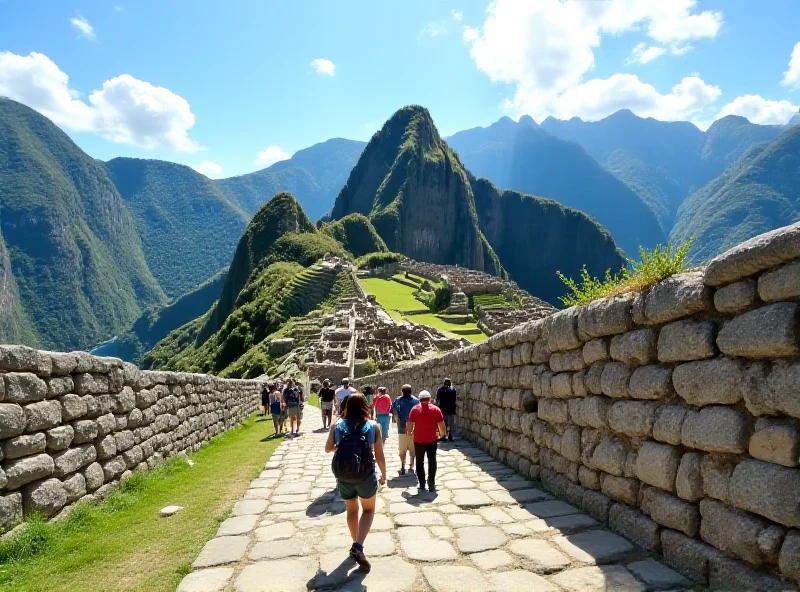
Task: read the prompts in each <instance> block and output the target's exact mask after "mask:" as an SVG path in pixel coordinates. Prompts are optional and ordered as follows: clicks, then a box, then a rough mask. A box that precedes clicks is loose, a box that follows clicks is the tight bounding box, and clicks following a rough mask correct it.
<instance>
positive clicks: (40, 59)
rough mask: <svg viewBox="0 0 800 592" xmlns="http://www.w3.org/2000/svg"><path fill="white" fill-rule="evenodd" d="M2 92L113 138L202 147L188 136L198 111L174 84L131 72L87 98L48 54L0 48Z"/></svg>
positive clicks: (66, 124)
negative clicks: (155, 81) (163, 84)
mask: <svg viewBox="0 0 800 592" xmlns="http://www.w3.org/2000/svg"><path fill="white" fill-rule="evenodd" d="M0 95H4V96H7V97H9V98H11V99H14V100H15V101H19V102H20V103H24V104H26V105H28V106H29V107H32V108H33V109H36V110H37V111H39V112H40V113H42V114H43V115H44V116H46V117H48V118H50V119H51V120H52V121H53V122H54V123H55V124H56V125H59V126H61V127H63V128H66V129H69V130H75V131H82V132H92V133H96V134H98V135H100V136H102V137H104V138H106V139H108V140H111V141H112V142H118V143H123V144H133V145H136V146H140V147H142V148H167V149H172V150H178V151H182V152H194V151H197V150H202V146H200V145H199V144H197V143H196V142H194V141H193V140H192V139H191V138H190V137H189V130H190V129H191V128H192V126H193V125H194V123H195V116H194V114H193V113H192V111H191V108H190V107H189V103H188V102H187V101H186V99H184V98H183V97H181V96H179V95H176V94H175V93H173V92H172V91H170V90H169V89H166V88H163V87H160V86H153V85H152V84H150V83H149V82H145V81H143V80H138V79H136V78H134V77H133V76H131V75H129V74H122V75H121V76H117V77H115V78H112V79H111V80H107V81H106V82H104V83H103V86H102V88H101V89H99V90H95V91H93V92H92V93H91V94H90V95H89V100H88V103H87V102H85V101H83V100H82V99H81V98H80V93H78V92H77V91H76V90H74V89H71V88H70V87H69V76H67V74H66V73H65V72H63V71H61V69H59V67H58V66H57V65H56V64H55V63H54V62H53V61H52V60H51V59H50V58H48V57H47V56H46V55H44V54H41V53H35V52H34V53H31V54H29V55H27V56H21V55H17V54H14V53H11V52H2V53H0Z"/></svg>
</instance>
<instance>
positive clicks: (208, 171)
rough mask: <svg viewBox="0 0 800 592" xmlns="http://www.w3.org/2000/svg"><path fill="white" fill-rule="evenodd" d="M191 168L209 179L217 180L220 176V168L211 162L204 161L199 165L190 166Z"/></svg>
mask: <svg viewBox="0 0 800 592" xmlns="http://www.w3.org/2000/svg"><path fill="white" fill-rule="evenodd" d="M191 167H192V168H193V169H194V170H196V171H197V172H198V173H200V174H202V175H205V176H206V177H208V178H209V179H218V178H219V177H220V175H221V174H222V167H221V166H220V165H218V164H217V163H216V162H214V161H213V160H204V161H203V162H201V163H200V164H193V165H191Z"/></svg>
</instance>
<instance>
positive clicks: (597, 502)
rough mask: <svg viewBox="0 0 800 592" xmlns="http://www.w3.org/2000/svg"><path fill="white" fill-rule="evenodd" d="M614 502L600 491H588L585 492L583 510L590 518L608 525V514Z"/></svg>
mask: <svg viewBox="0 0 800 592" xmlns="http://www.w3.org/2000/svg"><path fill="white" fill-rule="evenodd" d="M613 504H614V502H613V501H612V500H611V498H610V497H608V496H607V495H605V494H602V493H600V492H599V491H590V490H586V491H584V492H583V503H582V504H581V505H582V506H583V509H584V510H585V511H586V513H587V514H589V516H591V517H592V518H594V519H595V520H598V521H600V522H602V523H604V524H606V523H608V514H609V511H610V510H611V506H612V505H613Z"/></svg>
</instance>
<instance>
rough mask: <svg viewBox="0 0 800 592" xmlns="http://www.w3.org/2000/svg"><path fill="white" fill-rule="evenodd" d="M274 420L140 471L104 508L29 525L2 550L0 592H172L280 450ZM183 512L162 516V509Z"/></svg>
mask: <svg viewBox="0 0 800 592" xmlns="http://www.w3.org/2000/svg"><path fill="white" fill-rule="evenodd" d="M271 435H272V420H271V419H270V418H269V417H267V418H261V417H256V416H254V417H251V418H250V419H248V420H247V421H246V422H245V423H244V425H242V426H240V427H238V428H235V429H233V430H231V431H229V432H227V433H225V434H222V435H220V436H219V437H217V438H215V439H214V440H213V441H212V442H211V443H210V444H208V445H207V446H205V447H204V448H202V449H201V450H199V451H198V452H197V453H195V454H192V455H190V457H189V458H191V459H192V460H193V461H194V466H189V464H188V463H187V462H186V461H185V460H183V459H182V458H173V459H170V460H169V461H167V462H165V463H162V465H160V466H159V467H157V468H156V469H154V470H153V471H150V472H147V473H138V474H136V475H134V476H133V477H132V478H131V479H129V480H128V481H126V482H125V483H124V484H123V485H122V487H120V489H118V490H117V491H116V492H114V493H113V494H112V495H111V496H109V497H108V498H107V499H106V500H105V501H103V502H101V503H94V504H81V505H79V506H77V507H76V509H75V510H74V511H73V512H72V514H71V515H70V516H69V517H68V518H67V519H65V520H63V521H61V522H58V523H47V522H44V521H41V520H38V521H36V520H35V521H33V522H32V523H31V525H29V526H28V528H26V529H25V530H24V531H23V534H22V535H20V536H19V537H17V539H12V540H11V541H3V542H0V589H2V590H3V591H4V592H23V591H24V592H39V591H41V592H44V591H48V592H50V591H67V592H86V591H87V590H93V591H94V590H97V591H103V592H112V591H121V590H126V591H141V592H159V591H164V592H167V591H169V592H174V591H175V588H176V587H177V585H178V583H179V582H180V581H181V579H182V578H183V576H184V575H186V574H187V573H189V571H190V564H191V563H192V561H194V560H195V558H196V557H197V555H198V553H199V552H200V550H201V549H202V548H203V545H204V544H205V543H206V542H207V541H208V540H209V539H211V538H212V537H213V536H214V534H215V533H216V531H217V528H218V526H219V524H220V522H222V520H224V519H225V518H226V516H227V514H228V513H229V512H230V508H231V507H232V506H233V504H234V503H235V502H236V501H237V500H238V499H239V498H240V497H241V496H242V494H243V493H244V490H245V489H246V488H247V486H248V484H249V483H250V481H251V480H252V479H254V478H255V477H256V476H257V475H258V474H259V472H260V471H261V470H262V469H263V467H264V463H265V462H266V461H267V460H268V459H269V457H270V455H271V454H272V452H273V451H274V450H275V448H277V446H278V445H279V444H280V442H281V438H270V436H271ZM173 504H174V505H179V506H184V509H183V510H182V511H180V512H178V513H177V514H175V515H174V516H171V517H169V518H161V517H160V515H159V510H160V509H161V508H163V507H164V506H168V505H173Z"/></svg>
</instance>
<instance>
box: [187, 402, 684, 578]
mask: <svg viewBox="0 0 800 592" xmlns="http://www.w3.org/2000/svg"><path fill="white" fill-rule="evenodd" d="M321 425H322V424H321V420H320V417H319V412H318V410H317V409H314V408H309V409H307V411H306V420H305V421H304V424H303V430H304V433H303V434H302V435H301V436H300V437H298V438H294V439H289V440H286V441H285V442H283V443H282V444H281V446H280V447H279V448H278V450H277V451H276V452H275V453H274V454H273V455H272V458H271V459H270V461H269V462H268V463H267V464H266V466H265V467H264V471H263V472H262V473H261V475H260V476H259V478H258V479H256V480H255V481H253V482H252V483H251V484H250V489H248V490H247V492H246V493H245V495H244V498H243V499H242V500H241V501H239V502H238V503H237V504H236V505H235V506H234V508H233V512H232V514H231V517H230V518H228V519H227V520H226V521H225V522H223V523H222V525H221V526H220V528H219V531H218V532H217V535H216V538H214V539H212V540H211V541H209V542H208V544H207V545H206V546H205V547H204V549H203V550H202V552H201V553H200V556H199V557H198V558H197V560H196V561H195V562H194V564H193V568H194V571H193V572H192V573H191V574H189V575H188V576H186V577H185V578H184V580H183V581H182V582H181V584H180V586H179V588H178V591H179V592H216V591H222V590H225V591H228V590H235V591H237V592H295V591H297V592H303V591H305V590H341V591H347V592H350V591H358V592H362V591H364V590H367V591H369V592H373V591H374V592H378V591H380V592H400V591H406V590H409V591H420V592H421V591H436V592H450V591H452V592H456V591H458V592H462V591H475V592H482V591H497V592H501V591H502V592H513V591H517V590H520V591H524V592H545V591H551V590H552V591H557V590H567V591H575V592H587V591H593V590H598V591H600V590H602V591H604V592H606V591H609V592H610V591H626V592H627V591H645V590H681V589H686V588H688V587H689V586H690V583H689V582H688V581H687V580H685V579H684V578H683V577H681V576H680V575H679V574H678V573H676V572H675V571H673V570H671V569H669V568H667V567H666V566H664V565H662V564H661V563H658V562H656V561H654V560H652V559H650V558H649V556H648V555H647V553H645V552H644V551H642V550H641V549H638V548H637V547H635V546H634V545H632V544H631V543H629V542H628V541H626V540H625V539H623V538H621V537H619V536H617V535H615V534H613V533H611V532H609V531H607V530H604V529H603V528H601V526H600V525H599V524H598V523H597V522H595V521H594V520H593V519H592V518H590V517H589V516H587V515H585V514H582V513H581V512H579V511H578V509H576V508H574V507H573V506H571V505H569V504H566V503H564V502H562V501H558V500H555V499H553V498H552V496H550V495H548V494H546V493H544V492H543V491H541V490H539V489H536V488H535V487H534V486H533V484H532V483H531V482H530V481H528V480H526V479H524V478H522V477H520V476H519V475H517V474H515V473H514V472H513V471H512V470H511V469H509V468H507V467H505V466H504V465H502V464H501V463H499V462H497V461H495V460H493V459H492V458H491V457H489V456H488V455H487V454H485V453H484V452H483V451H481V450H480V449H478V448H475V447H472V446H470V445H469V443H468V442H465V441H460V442H459V441H456V444H457V445H458V446H457V447H453V446H452V445H444V446H442V447H441V448H440V450H439V455H438V458H439V471H438V475H437V481H438V485H439V491H438V493H437V494H432V493H423V494H419V493H418V492H417V488H416V482H415V479H414V477H413V476H410V477H409V476H405V477H398V469H399V458H397V456H396V454H394V452H395V450H396V447H397V433H396V429H395V427H394V426H392V430H393V431H392V433H391V436H390V437H389V440H388V441H387V443H386V449H387V464H388V467H387V470H388V473H389V478H388V482H387V485H386V486H385V487H383V488H382V489H381V491H380V492H379V494H378V496H379V500H378V504H377V513H376V516H375V522H374V524H373V527H372V531H371V532H370V535H369V536H368V537H367V540H366V543H365V545H364V548H365V552H366V554H367V556H368V557H369V559H370V561H371V562H372V571H371V572H370V573H369V574H365V573H363V572H361V571H359V570H358V568H357V566H356V565H355V563H354V562H353V561H352V560H350V559H349V558H348V556H347V551H348V550H349V548H350V544H351V539H350V534H349V532H348V530H347V525H346V523H345V514H344V511H345V507H344V503H343V502H342V501H341V500H340V499H338V497H337V496H336V494H335V489H334V488H335V480H334V478H333V476H332V474H331V471H330V461H331V458H332V456H331V455H326V454H325V451H324V443H325V439H326V436H327V434H326V433H325V432H322V431H321V430H320V427H321ZM313 430H319V431H313ZM223 477H224V476H223Z"/></svg>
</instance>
